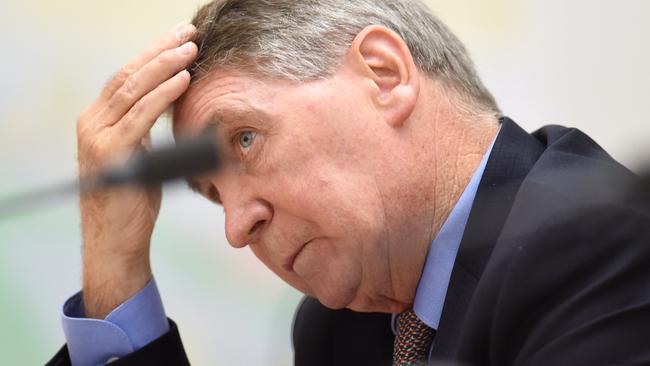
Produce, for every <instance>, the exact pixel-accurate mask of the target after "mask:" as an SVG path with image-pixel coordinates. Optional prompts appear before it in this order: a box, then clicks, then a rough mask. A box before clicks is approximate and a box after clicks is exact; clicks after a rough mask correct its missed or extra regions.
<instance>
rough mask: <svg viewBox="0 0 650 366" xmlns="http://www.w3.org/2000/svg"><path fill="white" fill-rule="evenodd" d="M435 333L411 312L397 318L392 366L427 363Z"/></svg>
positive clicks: (418, 365) (414, 365) (410, 365)
mask: <svg viewBox="0 0 650 366" xmlns="http://www.w3.org/2000/svg"><path fill="white" fill-rule="evenodd" d="M435 335H436V331H435V330H433V329H432V328H430V327H429V326H428V325H426V324H424V323H423V322H422V320H420V318H418V316H417V315H415V312H414V311H413V310H407V311H405V312H403V313H401V314H399V315H398V316H397V335H396V336H395V345H394V347H393V366H420V365H425V364H426V363H427V359H428V357H429V348H430V347H431V342H433V337H435Z"/></svg>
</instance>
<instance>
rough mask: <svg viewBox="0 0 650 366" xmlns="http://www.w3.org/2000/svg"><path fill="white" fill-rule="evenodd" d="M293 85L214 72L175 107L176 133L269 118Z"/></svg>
mask: <svg viewBox="0 0 650 366" xmlns="http://www.w3.org/2000/svg"><path fill="white" fill-rule="evenodd" d="M292 87H295V86H292V85H291V83H289V82H286V81H281V80H270V79H264V78H259V77H254V76H251V75H247V74H240V73H236V72H225V71H214V72H211V73H210V74H208V75H207V76H206V77H205V78H203V79H202V80H201V81H199V82H197V83H195V84H193V85H191V86H190V88H189V89H188V90H187V91H186V92H185V93H184V94H183V96H182V97H181V98H180V99H179V100H178V101H177V102H176V103H175V105H174V115H173V124H174V134H175V135H176V136H179V135H186V134H194V133H196V132H198V131H200V130H202V129H203V127H205V126H206V125H207V124H217V125H221V124H228V123H231V122H234V121H237V120H242V119H250V118H260V117H262V116H264V117H268V115H269V114H271V113H273V111H274V110H275V109H278V108H280V104H279V103H278V98H281V97H282V95H283V94H284V93H286V92H288V91H290V89H291V88H292Z"/></svg>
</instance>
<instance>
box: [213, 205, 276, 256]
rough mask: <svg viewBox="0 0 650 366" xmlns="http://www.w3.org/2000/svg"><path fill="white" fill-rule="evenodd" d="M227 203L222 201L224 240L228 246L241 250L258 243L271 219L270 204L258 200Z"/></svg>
mask: <svg viewBox="0 0 650 366" xmlns="http://www.w3.org/2000/svg"><path fill="white" fill-rule="evenodd" d="M228 203H230V204H229V205H227V203H226V201H225V200H224V208H225V209H226V238H227V239H228V242H229V243H230V245H232V246H233V247H235V248H243V247H245V246H246V245H248V244H251V243H254V242H256V241H258V240H259V239H260V236H261V234H262V232H263V231H264V228H265V227H266V225H267V224H268V223H269V222H270V221H271V218H272V217H273V210H272V208H271V206H270V204H268V203H267V202H265V201H263V200H260V199H252V200H248V201H242V202H232V201H229V202H228Z"/></svg>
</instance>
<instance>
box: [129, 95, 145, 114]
mask: <svg viewBox="0 0 650 366" xmlns="http://www.w3.org/2000/svg"><path fill="white" fill-rule="evenodd" d="M146 106H147V100H146V98H142V99H140V100H138V101H137V102H136V103H135V104H134V105H133V107H131V110H130V111H129V118H130V119H135V118H137V117H138V116H140V115H142V112H143V111H144V110H145V109H146Z"/></svg>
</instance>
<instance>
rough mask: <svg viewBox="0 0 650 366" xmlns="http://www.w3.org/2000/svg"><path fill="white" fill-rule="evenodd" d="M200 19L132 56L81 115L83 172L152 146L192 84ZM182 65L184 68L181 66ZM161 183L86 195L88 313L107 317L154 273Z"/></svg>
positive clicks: (85, 293)
mask: <svg viewBox="0 0 650 366" xmlns="http://www.w3.org/2000/svg"><path fill="white" fill-rule="evenodd" d="M195 32H196V28H195V27H194V26H193V25H180V26H177V27H175V28H174V29H173V30H172V31H170V32H169V33H168V34H166V35H165V36H163V37H162V38H161V39H160V40H158V41H157V42H155V43H154V44H153V45H151V46H150V47H149V48H147V49H146V50H145V51H144V52H143V53H142V54H140V55H139V56H138V57H136V58H135V59H133V60H132V61H130V62H129V63H128V64H127V65H126V66H124V67H122V69H121V70H120V71H119V72H118V73H117V74H116V75H115V76H114V77H113V78H112V79H111V80H110V81H109V83H108V84H107V85H106V87H105V88H104V90H103V91H102V92H101V94H100V96H99V98H98V99H97V100H96V101H95V102H94V103H93V104H91V105H90V106H89V107H88V108H87V109H86V110H85V111H84V112H83V113H82V114H81V116H80V117H79V120H78V122H77V143H78V159H79V174H80V176H82V177H83V176H86V175H88V174H91V173H92V172H94V171H95V170H97V169H100V168H102V167H103V166H106V165H107V164H108V163H110V162H111V161H112V159H114V158H115V157H116V156H123V155H127V156H128V155H130V154H133V153H134V152H135V151H137V150H139V149H145V148H147V147H148V141H149V131H150V129H151V127H152V126H153V124H154V123H155V121H156V120H157V119H158V117H160V115H161V114H162V113H163V112H164V111H165V110H166V109H167V108H168V107H169V106H170V105H171V103H173V102H174V101H175V100H176V99H178V97H179V96H181V94H182V93H183V92H185V90H187V88H188V86H189V83H190V75H189V73H188V72H187V71H186V70H185V68H187V67H188V66H189V65H190V64H191V63H192V61H194V59H195V58H196V56H197V52H198V51H197V47H196V45H195V44H194V43H191V42H189V41H190V40H191V39H192V37H193V36H194V34H195ZM181 70H182V71H181ZM160 203H161V187H155V188H151V189H147V190H145V189H140V188H120V189H110V190H105V191H101V192H97V193H92V194H83V195H82V197H81V200H80V208H81V226H82V234H83V300H84V307H85V311H86V316H87V317H91V318H100V319H103V318H105V317H106V315H107V314H108V313H109V312H110V311H112V309H114V308H115V307H117V306H118V305H119V304H121V303H122V302H124V301H126V300H127V299H128V298H129V297H131V296H133V295H134V294H135V293H136V292H137V291H139V290H140V289H141V288H143V287H144V286H145V285H146V284H147V282H148V281H149V280H150V279H151V266H150V259H149V247H150V241H151V235H152V233H153V228H154V223H155V221H156V218H157V216H158V212H159V210H160Z"/></svg>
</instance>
